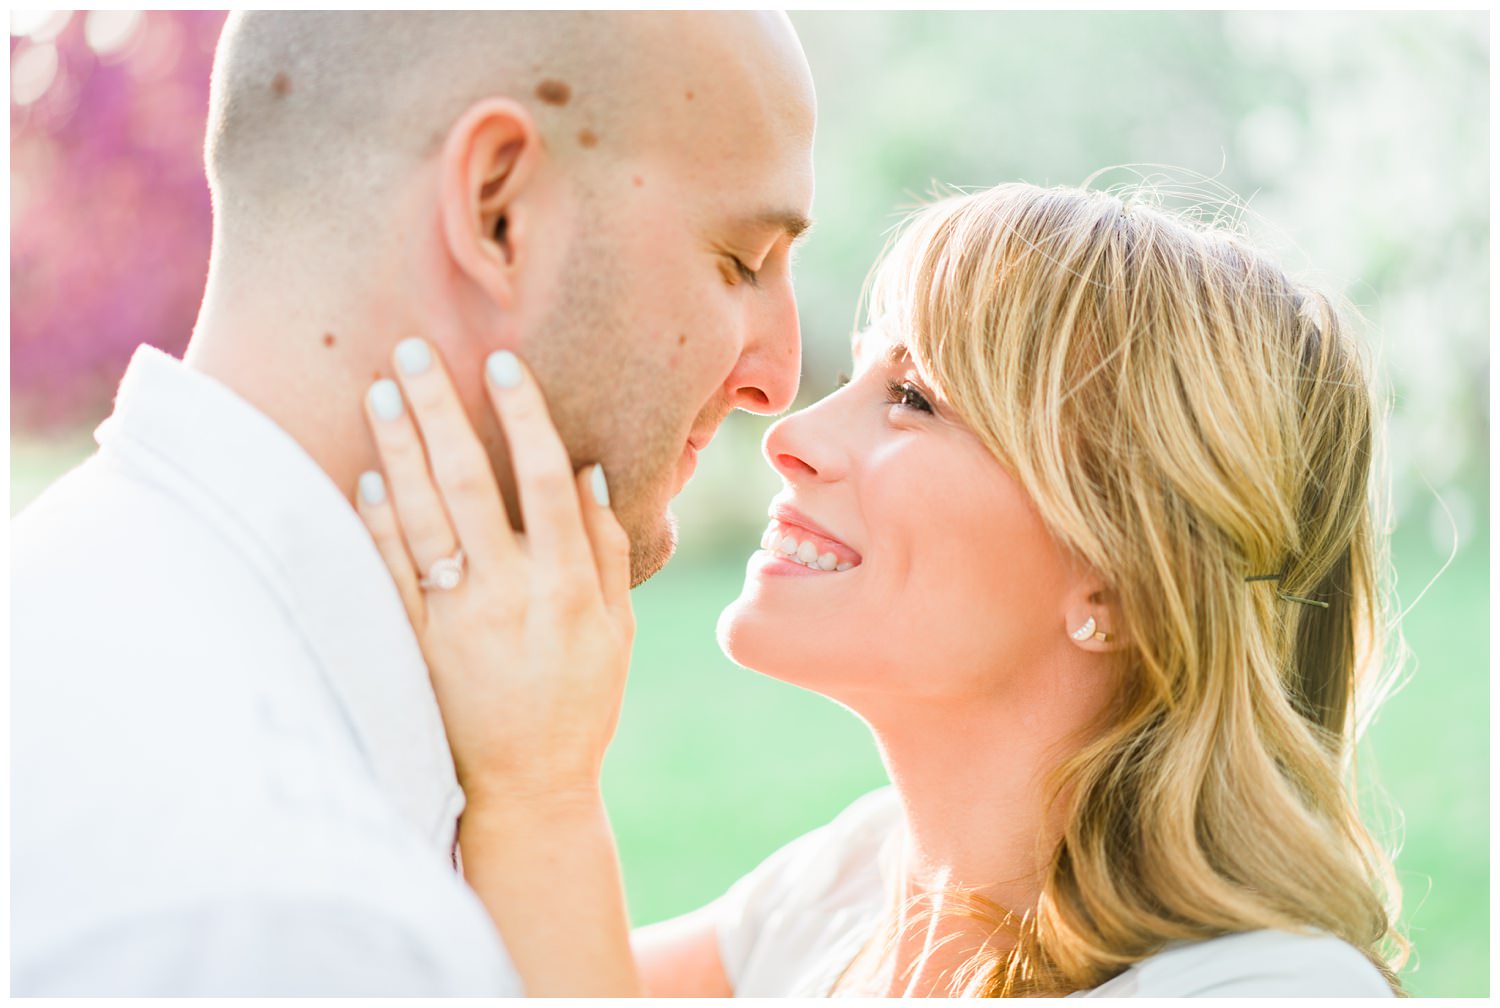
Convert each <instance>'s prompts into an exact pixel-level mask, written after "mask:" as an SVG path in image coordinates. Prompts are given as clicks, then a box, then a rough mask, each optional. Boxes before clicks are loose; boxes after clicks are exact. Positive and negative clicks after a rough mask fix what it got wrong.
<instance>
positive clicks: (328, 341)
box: [323, 332, 338, 347]
mask: <svg viewBox="0 0 1500 1008" xmlns="http://www.w3.org/2000/svg"><path fill="white" fill-rule="evenodd" d="M337 342H338V340H337V339H335V338H334V335H333V333H331V332H326V333H324V334H323V345H324V346H326V347H331V346H333V345H334V344H335V343H337Z"/></svg>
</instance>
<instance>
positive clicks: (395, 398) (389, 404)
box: [370, 378, 401, 420]
mask: <svg viewBox="0 0 1500 1008" xmlns="http://www.w3.org/2000/svg"><path fill="white" fill-rule="evenodd" d="M370 408H371V409H372V410H374V411H375V415H376V416H378V417H379V418H380V419H382V420H394V419H396V418H397V417H398V416H400V415H401V389H400V387H399V386H398V385H397V384H396V383H395V382H393V381H391V380H390V379H389V378H382V379H380V381H378V382H376V383H375V384H374V385H371V386H370Z"/></svg>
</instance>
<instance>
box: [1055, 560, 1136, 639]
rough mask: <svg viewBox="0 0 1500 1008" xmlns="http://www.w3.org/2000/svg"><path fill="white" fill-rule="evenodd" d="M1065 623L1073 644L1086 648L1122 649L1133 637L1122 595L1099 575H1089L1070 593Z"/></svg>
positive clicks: (1065, 628) (1064, 617)
mask: <svg viewBox="0 0 1500 1008" xmlns="http://www.w3.org/2000/svg"><path fill="white" fill-rule="evenodd" d="M1063 624H1064V626H1063V629H1064V631H1065V632H1066V633H1067V635H1068V636H1069V637H1070V638H1071V639H1072V641H1073V646H1074V647H1078V648H1082V649H1083V650H1085V651H1095V652H1107V651H1119V650H1120V649H1121V648H1123V647H1125V646H1126V643H1127V642H1128V639H1129V638H1128V635H1127V633H1126V628H1125V619H1124V617H1123V616H1122V614H1121V612H1120V605H1119V596H1117V595H1116V594H1115V593H1114V591H1113V590H1112V589H1111V588H1109V587H1108V586H1107V585H1105V584H1104V582H1103V581H1101V580H1099V579H1098V578H1095V577H1089V578H1085V579H1084V580H1083V581H1081V582H1080V583H1079V584H1078V585H1077V587H1075V588H1074V589H1073V591H1071V592H1070V593H1069V595H1068V599H1067V603H1066V605H1065V606H1064V615H1063Z"/></svg>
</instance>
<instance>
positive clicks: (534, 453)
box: [484, 350, 594, 581]
mask: <svg viewBox="0 0 1500 1008" xmlns="http://www.w3.org/2000/svg"><path fill="white" fill-rule="evenodd" d="M484 370H485V377H486V384H487V385H488V386H489V389H490V401H491V402H492V403H493V404H494V406H495V412H496V414H497V415H498V416H499V418H500V426H501V427H502V428H504V430H505V440H506V444H507V445H508V446H509V448H510V464H511V468H512V469H514V470H515V474H516V493H517V495H518V496H519V497H520V503H521V518H522V520H523V521H524V523H525V525H526V539H527V542H528V543H529V544H530V545H531V555H532V556H533V557H534V558H536V559H539V560H543V561H545V562H543V563H540V564H538V565H537V570H538V571H539V572H547V573H548V574H550V575H552V576H554V577H556V578H562V579H579V580H584V581H586V580H588V579H589V578H590V576H591V575H592V572H593V570H594V565H593V558H592V556H591V555H590V550H589V543H588V536H587V535H586V534H585V533H584V530H583V517H582V515H581V514H580V512H579V507H578V492H577V490H576V489H575V485H574V482H573V464H572V462H571V461H569V459H568V451H567V449H566V448H564V447H563V443H562V438H561V437H559V436H558V433H557V428H556V427H554V426H552V418H551V416H550V415H549V414H548V412H547V404H546V401H545V400H544V399H543V398H542V391H541V389H540V388H539V387H538V386H537V384H536V380H535V378H534V377H533V376H532V375H531V372H530V371H529V370H528V369H527V368H526V367H525V366H524V365H523V364H522V363H521V362H520V360H519V359H518V358H517V357H516V355H515V354H513V353H511V352H510V351H508V350H497V351H496V352H494V353H492V354H490V356H489V359H488V360H487V361H486V362H485V369H484Z"/></svg>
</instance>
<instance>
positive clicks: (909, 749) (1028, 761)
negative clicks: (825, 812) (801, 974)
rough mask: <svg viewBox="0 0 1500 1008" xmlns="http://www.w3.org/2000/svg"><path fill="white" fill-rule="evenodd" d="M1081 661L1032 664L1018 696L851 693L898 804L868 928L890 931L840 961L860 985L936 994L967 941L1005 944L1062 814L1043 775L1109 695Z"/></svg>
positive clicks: (970, 950) (1032, 896)
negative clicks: (1032, 681) (1034, 676)
mask: <svg viewBox="0 0 1500 1008" xmlns="http://www.w3.org/2000/svg"><path fill="white" fill-rule="evenodd" d="M1060 671H1061V670H1060ZM1069 671H1071V670H1069ZM1090 671H1095V672H1096V671H1097V669H1096V668H1095V667H1091V666H1080V669H1079V670H1078V673H1077V674H1073V675H1069V674H1067V673H1065V672H1064V673H1063V674H1060V675H1059V676H1057V677H1043V679H1044V681H1045V682H1046V685H1045V686H1044V687H1043V688H1041V689H1039V690H1035V691H1033V693H1032V694H1031V695H1029V696H1024V697H1018V696H1010V697H997V698H995V699H993V700H992V701H990V702H987V703H980V702H976V701H975V700H974V699H972V698H965V699H964V700H962V701H958V702H952V701H950V702H933V701H922V702H915V703H914V702H913V701H912V700H911V699H910V698H901V699H900V700H899V702H895V701H892V702H889V703H887V702H882V701H879V700H876V701H870V702H864V703H859V704H858V705H857V706H855V709H856V710H857V711H859V713H860V715H861V716H862V717H863V718H864V719H865V721H866V723H867V724H869V726H870V728H871V730H872V731H873V732H874V734H875V738H876V742H877V744H878V746H879V748H880V752H881V757H882V759H883V761H884V763H885V767H886V771H887V773H888V774H889V775H890V778H891V782H892V784H893V785H894V786H895V789H896V791H897V793H898V795H899V797H900V802H901V806H902V809H903V812H904V813H905V814H904V817H903V818H904V830H905V833H904V837H903V840H904V843H903V844H902V855H901V857H900V858H899V859H898V864H899V868H898V872H897V878H896V879H892V880H888V882H892V883H894V884H895V885H896V886H897V891H896V892H893V893H891V897H892V900H891V907H890V910H889V911H888V915H887V917H886V919H885V921H884V927H882V928H881V929H880V931H881V934H880V937H882V938H890V937H891V935H892V934H894V935H895V940H894V943H893V945H892V946H891V947H890V955H888V956H883V955H880V954H879V953H880V952H881V951H882V948H883V947H884V942H882V941H879V940H877V943H876V945H875V946H874V947H872V948H869V949H867V950H866V953H865V954H862V955H861V956H860V957H859V960H858V961H857V962H856V963H854V964H851V966H852V968H851V970H850V972H849V975H848V976H847V981H848V983H849V984H851V985H856V986H857V988H858V989H859V991H860V992H861V993H866V992H868V993H870V994H872V995H875V996H888V997H900V996H943V995H947V994H950V993H953V992H951V991H950V990H949V985H950V984H951V982H952V981H953V978H954V974H955V971H956V970H957V969H958V967H960V966H961V965H963V964H964V963H965V962H966V961H967V960H968V959H969V958H970V957H971V956H972V955H973V954H974V953H975V952H977V951H979V950H980V949H981V948H983V947H984V946H985V945H986V944H987V943H988V945H989V947H990V948H991V949H1004V948H1008V947H1010V946H1011V945H1013V944H1014V938H1013V937H1012V936H1011V935H1010V934H1007V933H1006V932H1005V931H1002V930H1001V929H1000V928H999V923H1000V919H1001V918H1003V917H1004V915H1005V913H1006V912H1007V911H1009V912H1011V913H1012V914H1013V915H1014V916H1013V918H1012V921H1011V923H1012V924H1013V925H1016V924H1019V923H1020V921H1021V920H1022V919H1023V917H1024V916H1025V915H1026V914H1028V913H1030V912H1031V911H1032V909H1033V908H1034V907H1035V906H1036V903H1037V900H1038V897H1039V896H1040V894H1041V889H1042V885H1043V881H1044V876H1045V870H1046V867H1047V865H1048V863H1049V862H1050V860H1051V858H1052V855H1053V852H1054V849H1055V846H1056V843H1057V841H1058V839H1059V837H1060V836H1061V830H1062V826H1063V820H1062V815H1061V813H1062V809H1061V802H1059V803H1057V804H1054V805H1053V806H1052V807H1051V808H1050V809H1049V808H1048V807H1047V798H1048V795H1047V793H1046V790H1045V785H1046V780H1045V778H1046V776H1047V774H1048V773H1049V772H1051V771H1052V770H1053V769H1054V768H1055V767H1056V766H1057V765H1058V764H1059V763H1060V762H1061V761H1062V760H1063V759H1065V758H1066V757H1067V756H1069V755H1071V754H1072V753H1073V752H1075V751H1076V750H1077V748H1078V746H1079V745H1081V744H1082V741H1083V734H1084V733H1085V732H1086V731H1087V730H1088V726H1089V723H1090V721H1091V719H1093V718H1094V717H1095V716H1096V715H1097V713H1098V712H1099V711H1100V709H1101V708H1102V707H1103V705H1104V704H1106V703H1107V702H1108V700H1109V697H1110V695H1111V694H1110V691H1109V684H1108V681H1107V678H1102V677H1095V678H1090ZM851 706H854V705H852V704H851ZM955 890H966V891H970V892H971V893H972V894H973V895H974V896H976V897H979V898H980V903H979V904H978V905H977V906H976V909H979V910H980V912H981V913H982V915H983V916H982V919H974V917H973V916H972V915H970V914H965V913H962V912H961V911H962V910H963V909H964V904H965V901H963V900H961V899H957V898H955V897H956V892H955ZM898 895H899V897H900V898H899V899H898V898H897V897H898ZM970 905H971V906H974V904H970ZM1007 930H1008V929H1007ZM871 953H873V954H871ZM861 963H864V964H866V965H865V966H864V967H863V969H861ZM844 989H845V988H844V987H843V985H841V992H842V991H843V990H844Z"/></svg>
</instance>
